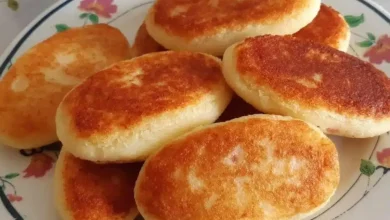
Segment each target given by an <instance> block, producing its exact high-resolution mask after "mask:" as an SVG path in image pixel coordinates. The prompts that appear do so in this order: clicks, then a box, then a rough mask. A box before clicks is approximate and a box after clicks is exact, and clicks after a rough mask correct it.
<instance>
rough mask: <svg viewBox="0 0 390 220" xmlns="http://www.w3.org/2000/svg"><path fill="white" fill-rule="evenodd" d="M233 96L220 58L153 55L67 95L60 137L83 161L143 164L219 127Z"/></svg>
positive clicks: (118, 66) (112, 69)
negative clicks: (187, 137) (184, 137)
mask: <svg viewBox="0 0 390 220" xmlns="http://www.w3.org/2000/svg"><path fill="white" fill-rule="evenodd" d="M231 96H232V91H231V89H230V88H229V87H228V86H227V84H226V82H225V80H224V79H223V76H222V72H221V61H220V60H219V59H217V58H215V57H213V56H211V55H206V54H201V53H191V52H173V51H167V52H158V53H151V54H147V55H143V56H141V57H137V58H134V59H131V60H128V61H123V62H119V63H117V64H115V65H113V66H111V67H109V68H107V69H105V70H103V71H100V72H98V73H96V74H94V75H93V76H91V77H90V78H88V79H87V80H86V81H84V83H82V84H81V85H79V86H78V87H76V88H75V89H74V90H72V91H71V92H70V93H68V95H67V96H66V97H65V98H64V100H63V102H62V103H61V104H60V106H59V108H58V110H57V118H56V122H57V134H58V137H59V139H60V140H61V142H62V143H63V144H64V146H65V147H66V148H67V150H68V151H69V152H70V153H72V154H73V155H75V156H77V157H79V158H81V159H85V160H91V161H95V162H100V163H108V162H118V163H120V162H129V161H142V160H144V159H145V158H146V157H147V156H149V155H150V154H151V153H152V152H153V151H155V150H156V149H158V148H159V147H161V146H162V145H163V144H164V143H165V142H168V141H170V140H171V139H172V138H175V137H176V136H178V135H181V134H182V133H184V132H187V131H188V130H191V129H193V128H195V127H197V126H199V125H204V124H209V123H213V122H214V121H215V120H216V119H218V117H219V116H220V115H221V114H222V112H223V111H224V110H225V108H226V106H227V105H228V104H229V102H230V100H231Z"/></svg>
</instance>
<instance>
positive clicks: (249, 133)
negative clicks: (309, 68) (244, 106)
mask: <svg viewBox="0 0 390 220" xmlns="http://www.w3.org/2000/svg"><path fill="white" fill-rule="evenodd" d="M171 158H175V159H171ZM339 179H340V175H339V163H338V155H337V150H336V148H335V146H334V144H333V143H332V142H331V140H329V139H328V138H327V137H326V136H325V135H324V134H323V133H322V132H321V131H320V130H319V129H317V128H316V127H314V126H312V125H309V124H307V123H305V122H303V121H300V120H296V119H292V118H290V117H283V116H273V115H253V116H247V117H241V118H238V119H234V120H231V121H228V122H223V123H217V124H213V125H210V126H206V127H203V128H199V129H195V131H192V132H190V133H188V134H186V135H183V136H181V137H179V138H178V139H177V140H175V141H173V142H171V143H170V144H168V145H166V146H165V147H163V148H162V149H161V150H160V151H158V152H157V153H156V154H154V155H152V156H150V157H149V158H148V159H147V160H146V162H145V163H144V165H143V167H142V169H141V172H140V174H139V176H138V179H137V182H136V186H135V189H134V190H135V200H136V203H137V207H138V210H139V211H140V213H141V214H142V216H143V217H144V218H145V219H146V220H148V219H154V220H162V219H181V220H186V219H216V220H217V219H220V220H224V219H246V220H250V219H253V220H255V219H270V220H281V219H303V218H304V217H305V216H307V215H309V214H312V213H313V212H315V211H317V210H318V209H319V208H321V207H322V206H324V205H325V204H326V203H327V202H328V201H329V199H330V197H331V196H332V195H333V194H334V192H335V190H336V188H337V186H338V184H339ZM156 186H164V187H156Z"/></svg>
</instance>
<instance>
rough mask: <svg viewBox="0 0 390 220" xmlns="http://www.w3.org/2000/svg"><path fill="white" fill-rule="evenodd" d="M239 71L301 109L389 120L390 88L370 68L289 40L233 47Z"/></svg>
mask: <svg viewBox="0 0 390 220" xmlns="http://www.w3.org/2000/svg"><path fill="white" fill-rule="evenodd" d="M235 52H236V55H237V72H238V73H239V74H240V77H241V78H242V80H243V82H244V83H245V84H247V85H248V86H250V87H253V86H254V87H258V88H260V87H264V88H267V89H268V90H271V91H272V92H274V93H276V94H277V95H279V96H280V97H281V98H282V99H283V100H286V101H288V102H295V103H297V104H299V105H300V106H301V107H304V108H312V109H319V108H320V109H326V110H327V111H334V112H337V113H339V114H343V115H351V116H356V115H358V116H363V117H365V116H368V117H375V118H377V119H380V118H385V117H389V116H390V83H389V80H388V78H387V76H386V75H385V74H384V73H383V72H381V71H380V70H378V69H376V68H375V67H374V66H372V65H371V64H369V63H367V62H364V61H361V60H360V59H358V58H356V57H353V56H351V55H349V54H346V53H344V52H340V51H338V50H336V49H333V48H330V47H327V46H325V45H321V44H318V43H314V42H307V41H302V40H300V39H297V38H293V37H289V36H284V37H280V36H264V37H256V38H249V39H247V40H245V42H243V43H241V44H238V45H237V47H236V48H235Z"/></svg>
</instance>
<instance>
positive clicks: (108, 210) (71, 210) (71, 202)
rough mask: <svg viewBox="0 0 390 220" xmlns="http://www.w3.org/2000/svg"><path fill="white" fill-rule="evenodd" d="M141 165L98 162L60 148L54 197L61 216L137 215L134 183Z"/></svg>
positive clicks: (95, 219)
mask: <svg viewBox="0 0 390 220" xmlns="http://www.w3.org/2000/svg"><path fill="white" fill-rule="evenodd" d="M141 166H142V164H140V163H134V164H120V165H118V164H117V165H115V164H106V165H100V164H95V163H92V162H89V161H84V160H81V159H78V158H76V157H74V156H73V155H72V154H70V153H67V152H64V151H62V152H61V153H60V156H59V158H58V161H57V165H56V171H55V179H54V181H55V184H54V186H55V200H56V206H57V210H58V211H59V214H60V215H61V217H62V219H67V220H121V219H123V220H130V219H134V217H135V216H136V215H137V214H138V210H137V207H136V204H135V201H134V185H135V181H136V179H137V176H138V172H139V170H140V169H141Z"/></svg>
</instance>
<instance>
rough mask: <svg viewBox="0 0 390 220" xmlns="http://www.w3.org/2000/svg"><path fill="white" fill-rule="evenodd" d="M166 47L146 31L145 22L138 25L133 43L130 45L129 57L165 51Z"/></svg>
mask: <svg viewBox="0 0 390 220" xmlns="http://www.w3.org/2000/svg"><path fill="white" fill-rule="evenodd" d="M165 50H166V49H165V48H164V47H163V46H161V45H160V44H159V43H157V42H156V41H155V40H154V39H153V38H152V37H151V36H150V35H149V33H148V32H147V31H146V27H145V23H142V25H141V26H140V27H139V29H138V31H137V34H136V36H135V40H134V44H133V46H132V47H131V57H132V58H134V57H138V56H141V55H144V54H148V53H152V52H159V51H165Z"/></svg>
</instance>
